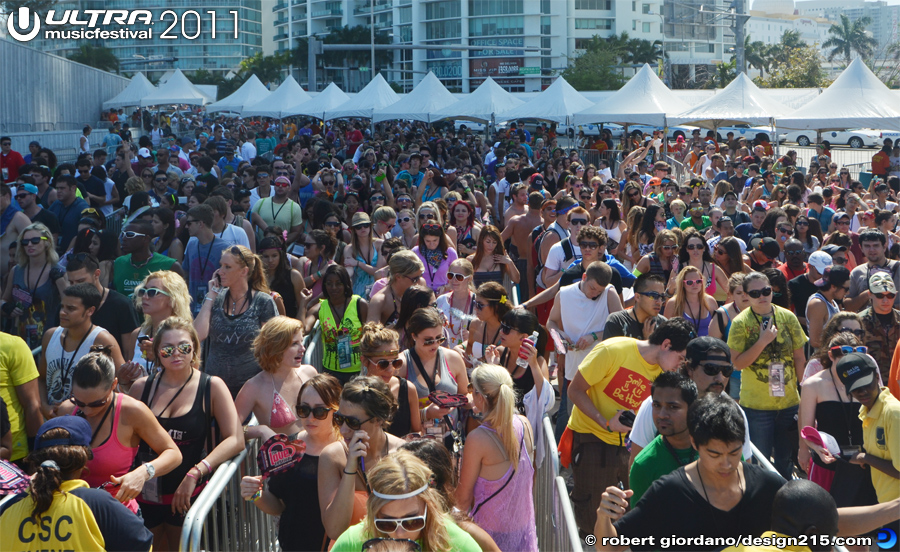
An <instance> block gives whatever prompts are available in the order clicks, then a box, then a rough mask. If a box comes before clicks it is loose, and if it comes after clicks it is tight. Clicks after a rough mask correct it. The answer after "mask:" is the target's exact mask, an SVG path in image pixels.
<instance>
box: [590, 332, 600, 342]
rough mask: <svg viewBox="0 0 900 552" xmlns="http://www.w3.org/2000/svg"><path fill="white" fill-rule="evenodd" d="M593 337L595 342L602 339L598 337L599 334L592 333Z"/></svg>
mask: <svg viewBox="0 0 900 552" xmlns="http://www.w3.org/2000/svg"><path fill="white" fill-rule="evenodd" d="M591 336H593V338H594V341H600V338H599V337H597V332H591Z"/></svg>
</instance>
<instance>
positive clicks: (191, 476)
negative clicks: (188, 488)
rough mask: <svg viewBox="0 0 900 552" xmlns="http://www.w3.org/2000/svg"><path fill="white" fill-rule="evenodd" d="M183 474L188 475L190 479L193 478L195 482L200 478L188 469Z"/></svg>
mask: <svg viewBox="0 0 900 552" xmlns="http://www.w3.org/2000/svg"><path fill="white" fill-rule="evenodd" d="M185 475H187V476H188V477H190V478H191V479H193V480H194V481H196V482H197V483H199V482H200V478H198V477H197V476H196V475H194V474H192V473H191V472H190V470H188V472H187V473H186V474H185Z"/></svg>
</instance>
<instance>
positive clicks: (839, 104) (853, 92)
mask: <svg viewBox="0 0 900 552" xmlns="http://www.w3.org/2000/svg"><path fill="white" fill-rule="evenodd" d="M778 126H779V127H780V128H795V129H815V130H843V129H847V128H883V129H886V130H900V101H898V98H897V95H896V94H895V93H894V92H892V91H891V90H889V89H888V87H887V86H885V85H884V83H883V82H881V80H880V79H879V78H878V77H877V76H875V74H874V73H872V71H871V70H870V69H869V68H868V67H866V64H865V63H863V61H862V59H860V58H856V59H855V60H853V62H852V63H851V64H850V65H849V66H848V67H847V68H846V69H844V72H843V73H841V74H840V76H839V77H838V78H837V80H835V81H834V82H833V83H831V86H829V87H828V88H827V89H825V91H824V92H822V94H820V95H819V96H818V97H816V98H815V99H813V100H812V101H810V102H809V103H808V104H806V105H804V106H803V107H801V108H799V109H797V110H796V111H794V112H793V113H791V114H790V115H788V116H786V117H780V118H779V119H778Z"/></svg>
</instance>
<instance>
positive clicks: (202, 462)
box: [200, 458, 212, 473]
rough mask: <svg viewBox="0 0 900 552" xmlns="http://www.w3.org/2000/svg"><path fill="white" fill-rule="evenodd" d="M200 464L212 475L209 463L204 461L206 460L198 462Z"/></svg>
mask: <svg viewBox="0 0 900 552" xmlns="http://www.w3.org/2000/svg"><path fill="white" fill-rule="evenodd" d="M200 463H201V464H203V465H204V466H206V471H207V472H209V473H212V466H210V465H209V462H207V461H206V458H204V459H203V460H200Z"/></svg>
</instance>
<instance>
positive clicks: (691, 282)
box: [684, 278, 703, 286]
mask: <svg viewBox="0 0 900 552" xmlns="http://www.w3.org/2000/svg"><path fill="white" fill-rule="evenodd" d="M702 283H703V278H697V279H696V280H685V281H684V285H686V286H696V285H699V284H702Z"/></svg>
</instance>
